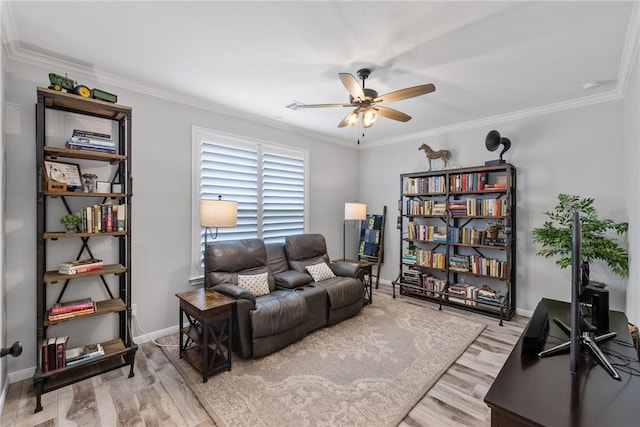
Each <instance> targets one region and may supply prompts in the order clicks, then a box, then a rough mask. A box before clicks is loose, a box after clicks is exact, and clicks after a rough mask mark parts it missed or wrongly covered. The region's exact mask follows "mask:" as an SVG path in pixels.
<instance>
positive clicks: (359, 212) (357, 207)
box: [342, 203, 367, 259]
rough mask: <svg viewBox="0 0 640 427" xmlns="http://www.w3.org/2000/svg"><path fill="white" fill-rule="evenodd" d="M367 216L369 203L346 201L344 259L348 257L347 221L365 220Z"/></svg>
mask: <svg viewBox="0 0 640 427" xmlns="http://www.w3.org/2000/svg"><path fill="white" fill-rule="evenodd" d="M366 218H367V205H366V204H364V203H345V204H344V222H343V223H342V259H347V257H346V250H345V248H346V223H347V221H364V220H365V219H366Z"/></svg>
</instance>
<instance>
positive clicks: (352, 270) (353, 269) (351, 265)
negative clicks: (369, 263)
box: [329, 261, 364, 279]
mask: <svg viewBox="0 0 640 427" xmlns="http://www.w3.org/2000/svg"><path fill="white" fill-rule="evenodd" d="M329 267H331V270H332V271H333V274H335V275H336V276H343V277H353V278H356V279H361V278H362V276H364V272H363V271H362V267H360V264H356V263H355V262H345V261H334V262H332V263H331V264H330V265H329Z"/></svg>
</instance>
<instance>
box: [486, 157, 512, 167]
mask: <svg viewBox="0 0 640 427" xmlns="http://www.w3.org/2000/svg"><path fill="white" fill-rule="evenodd" d="M503 163H507V162H505V161H504V160H502V159H496V160H487V161H486V162H484V165H485V166H495V165H501V164H503Z"/></svg>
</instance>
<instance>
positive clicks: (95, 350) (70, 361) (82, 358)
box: [65, 344, 104, 366]
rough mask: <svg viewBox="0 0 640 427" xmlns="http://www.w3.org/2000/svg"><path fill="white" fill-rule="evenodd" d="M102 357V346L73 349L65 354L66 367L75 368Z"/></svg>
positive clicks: (94, 345)
mask: <svg viewBox="0 0 640 427" xmlns="http://www.w3.org/2000/svg"><path fill="white" fill-rule="evenodd" d="M100 356H104V349H103V348H102V345H100V344H88V345H85V346H82V347H76V348H71V349H68V350H66V352H65V359H66V366H73V365H76V364H78V363H82V362H86V361H88V360H91V359H95V358H96V357H100Z"/></svg>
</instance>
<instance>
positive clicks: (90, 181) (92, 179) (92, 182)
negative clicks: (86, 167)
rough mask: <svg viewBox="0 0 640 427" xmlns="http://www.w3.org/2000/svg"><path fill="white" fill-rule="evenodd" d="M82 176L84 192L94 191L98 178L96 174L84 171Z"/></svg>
mask: <svg viewBox="0 0 640 427" xmlns="http://www.w3.org/2000/svg"><path fill="white" fill-rule="evenodd" d="M82 177H83V178H84V191H85V192H86V193H95V192H96V179H98V175H96V174H94V173H85V174H84V175H82Z"/></svg>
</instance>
